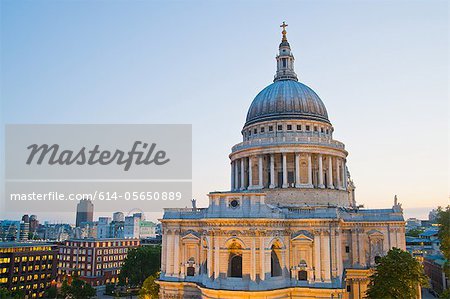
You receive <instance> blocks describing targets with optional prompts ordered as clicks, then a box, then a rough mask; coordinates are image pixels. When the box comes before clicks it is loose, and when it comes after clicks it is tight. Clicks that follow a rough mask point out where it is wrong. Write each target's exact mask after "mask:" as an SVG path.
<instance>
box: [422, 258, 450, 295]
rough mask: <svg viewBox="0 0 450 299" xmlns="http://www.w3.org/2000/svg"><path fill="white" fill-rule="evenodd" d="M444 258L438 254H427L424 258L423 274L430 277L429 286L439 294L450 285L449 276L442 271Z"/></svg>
mask: <svg viewBox="0 0 450 299" xmlns="http://www.w3.org/2000/svg"><path fill="white" fill-rule="evenodd" d="M444 264H445V258H444V257H443V256H442V255H440V254H438V255H429V256H426V257H425V258H424V261H423V267H424V270H425V274H426V275H427V276H428V277H429V278H430V283H431V288H432V289H433V290H434V291H435V292H437V293H438V294H440V293H441V292H442V291H444V290H446V289H448V288H449V287H450V284H449V278H448V277H446V275H445V273H444Z"/></svg>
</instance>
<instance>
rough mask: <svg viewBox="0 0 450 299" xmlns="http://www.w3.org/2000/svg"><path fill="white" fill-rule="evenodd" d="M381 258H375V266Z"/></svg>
mask: <svg viewBox="0 0 450 299" xmlns="http://www.w3.org/2000/svg"><path fill="white" fill-rule="evenodd" d="M380 260H381V257H380V256H379V255H377V256H375V264H379V263H380Z"/></svg>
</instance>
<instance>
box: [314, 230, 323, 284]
mask: <svg viewBox="0 0 450 299" xmlns="http://www.w3.org/2000/svg"><path fill="white" fill-rule="evenodd" d="M320 260H321V258H320V232H319V231H316V232H314V276H315V281H316V282H321V281H322V275H321V268H322V267H321V265H320Z"/></svg>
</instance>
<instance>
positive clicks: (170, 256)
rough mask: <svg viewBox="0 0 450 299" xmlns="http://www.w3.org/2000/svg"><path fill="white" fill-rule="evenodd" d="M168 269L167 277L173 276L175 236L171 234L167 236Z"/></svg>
mask: <svg viewBox="0 0 450 299" xmlns="http://www.w3.org/2000/svg"><path fill="white" fill-rule="evenodd" d="M166 238H167V241H166V243H167V247H166V249H165V250H166V251H167V267H166V275H168V276H173V256H174V254H173V234H172V232H170V234H167V237H166Z"/></svg>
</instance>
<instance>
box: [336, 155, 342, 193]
mask: <svg viewBox="0 0 450 299" xmlns="http://www.w3.org/2000/svg"><path fill="white" fill-rule="evenodd" d="M341 172H342V168H341V159H339V158H336V184H337V185H336V189H340V190H342V182H341Z"/></svg>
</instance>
